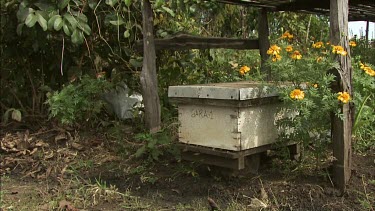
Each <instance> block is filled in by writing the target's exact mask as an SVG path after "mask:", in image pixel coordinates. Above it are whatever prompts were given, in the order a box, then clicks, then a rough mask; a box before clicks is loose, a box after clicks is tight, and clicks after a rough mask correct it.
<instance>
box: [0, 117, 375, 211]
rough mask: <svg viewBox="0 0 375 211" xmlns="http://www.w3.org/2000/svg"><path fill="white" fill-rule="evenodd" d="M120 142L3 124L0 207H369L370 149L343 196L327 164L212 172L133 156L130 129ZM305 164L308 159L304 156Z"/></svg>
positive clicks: (50, 127) (374, 170) (372, 181)
mask: <svg viewBox="0 0 375 211" xmlns="http://www.w3.org/2000/svg"><path fill="white" fill-rule="evenodd" d="M121 132H122V133H124V134H128V136H124V137H123V138H122V139H121V141H118V139H115V138H113V137H111V136H110V135H108V133H105V132H103V131H101V132H98V131H87V130H86V132H77V131H75V130H72V129H67V128H64V129H63V128H60V127H58V126H57V125H55V124H53V122H48V123H45V124H43V125H39V124H10V125H8V126H7V127H2V128H1V132H0V139H1V149H0V159H1V161H0V162H1V163H0V167H1V169H0V174H1V190H0V197H1V200H0V208H1V209H0V210H17V211H18V210H70V211H73V210H211V209H212V208H215V207H217V208H218V210H374V208H375V205H374V204H375V152H374V151H370V152H367V153H366V154H361V155H360V154H354V155H353V156H354V157H353V170H352V178H351V180H350V182H349V185H348V187H347V191H346V192H345V193H343V194H341V193H339V192H338V191H337V190H336V189H335V188H334V187H333V184H332V181H331V179H332V178H331V176H330V174H329V172H330V170H329V163H327V162H326V163H323V164H322V165H321V166H319V167H316V165H315V164H314V163H315V161H313V160H311V162H304V163H302V164H299V165H298V164H297V163H296V162H295V161H289V160H283V159H280V158H279V157H277V156H273V157H269V158H268V159H267V160H263V162H262V165H261V168H260V171H259V174H257V175H254V174H250V173H248V174H242V175H240V176H237V177H229V176H222V174H220V170H217V169H214V168H213V167H208V166H206V165H202V164H199V163H191V162H185V161H180V160H178V159H176V157H175V156H171V155H165V156H163V157H161V158H160V159H159V161H157V162H150V161H148V160H147V159H146V158H136V157H135V156H134V155H133V153H134V148H137V146H138V145H140V144H141V143H136V142H133V141H132V140H131V137H132V135H133V134H132V132H131V128H130V129H129V128H126V127H125V128H123V130H121ZM307 160H308V159H307Z"/></svg>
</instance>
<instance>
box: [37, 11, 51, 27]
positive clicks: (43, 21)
mask: <svg viewBox="0 0 375 211" xmlns="http://www.w3.org/2000/svg"><path fill="white" fill-rule="evenodd" d="M36 17H37V21H38V23H39V25H40V26H41V27H42V29H43V31H47V28H48V27H47V21H46V19H44V17H43V16H42V15H41V14H39V12H37V13H36Z"/></svg>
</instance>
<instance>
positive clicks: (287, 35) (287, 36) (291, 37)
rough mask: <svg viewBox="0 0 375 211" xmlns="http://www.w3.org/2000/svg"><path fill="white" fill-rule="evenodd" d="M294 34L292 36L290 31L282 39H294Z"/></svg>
mask: <svg viewBox="0 0 375 211" xmlns="http://www.w3.org/2000/svg"><path fill="white" fill-rule="evenodd" d="M293 37H294V36H293V34H290V33H289V32H288V31H286V32H285V33H284V34H283V35H281V39H285V38H288V39H290V40H291V39H293Z"/></svg>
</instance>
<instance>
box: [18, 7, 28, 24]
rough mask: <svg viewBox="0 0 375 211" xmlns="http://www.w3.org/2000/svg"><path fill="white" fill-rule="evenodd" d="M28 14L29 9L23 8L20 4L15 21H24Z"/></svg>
mask: <svg viewBox="0 0 375 211" xmlns="http://www.w3.org/2000/svg"><path fill="white" fill-rule="evenodd" d="M29 14H30V12H29V8H26V7H24V6H23V5H22V4H20V6H19V9H18V11H17V19H18V20H19V21H25V20H26V18H27V16H28V15H29Z"/></svg>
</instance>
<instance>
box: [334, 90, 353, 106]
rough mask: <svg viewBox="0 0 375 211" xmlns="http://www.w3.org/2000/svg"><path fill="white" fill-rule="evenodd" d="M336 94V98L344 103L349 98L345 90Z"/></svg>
mask: <svg viewBox="0 0 375 211" xmlns="http://www.w3.org/2000/svg"><path fill="white" fill-rule="evenodd" d="M337 94H338V96H337V99H338V100H339V101H341V102H343V103H345V104H346V103H348V102H349V100H350V95H349V93H347V92H339V93H337Z"/></svg>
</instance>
